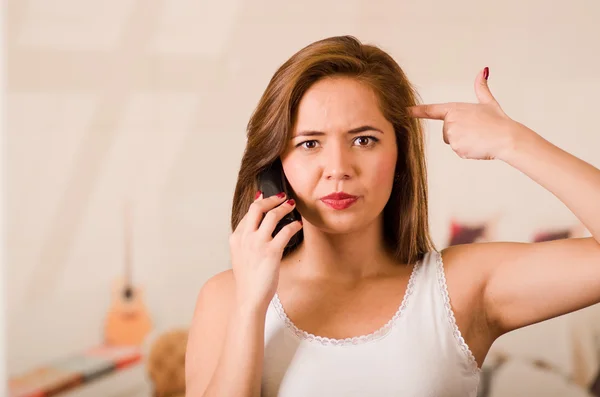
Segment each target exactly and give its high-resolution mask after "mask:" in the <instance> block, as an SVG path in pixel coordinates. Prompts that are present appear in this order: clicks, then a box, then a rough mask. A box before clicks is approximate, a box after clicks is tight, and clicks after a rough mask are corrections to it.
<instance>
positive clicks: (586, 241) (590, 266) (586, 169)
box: [411, 72, 600, 336]
mask: <svg viewBox="0 0 600 397" xmlns="http://www.w3.org/2000/svg"><path fill="white" fill-rule="evenodd" d="M485 77H487V73H486V72H483V73H481V74H480V75H478V76H477V79H476V82H475V92H476V94H477V97H478V99H479V103H476V104H459V103H455V104H453V103H450V104H439V105H421V106H416V107H414V108H412V109H411V113H412V114H413V116H415V117H423V118H432V119H439V120H444V128H443V131H444V140H445V141H446V143H448V144H449V145H450V146H451V147H452V149H453V150H454V151H455V152H456V153H457V154H458V155H459V156H461V157H462V158H465V159H497V160H501V161H504V162H505V163H507V164H509V165H510V166H512V167H514V168H516V169H517V170H519V171H520V172H522V173H523V174H525V175H527V176H528V177H530V178H531V179H532V180H533V181H534V182H536V183H538V184H539V185H541V186H542V187H544V188H545V189H547V190H548V191H549V192H550V193H552V194H554V195H555V196H556V197H557V198H558V199H560V200H561V201H562V202H563V203H564V204H565V205H566V206H567V207H568V208H569V209H570V210H571V211H572V212H573V214H574V215H575V216H576V217H577V218H578V219H579V220H580V221H581V222H582V223H583V225H584V226H585V227H586V228H587V229H588V230H589V231H590V232H591V234H592V237H590V238H572V239H564V240H557V241H550V242H541V243H511V242H499V243H495V242H491V243H479V244H468V245H464V246H456V247H449V248H447V249H446V250H445V251H446V253H447V254H448V256H451V257H453V258H458V259H456V260H458V261H460V262H461V263H460V264H459V263H457V264H456V265H458V266H461V267H465V269H466V270H465V272H466V273H465V274H467V273H468V272H469V271H472V272H479V274H483V277H482V280H484V282H483V283H484V285H483V286H482V288H481V289H480V290H481V293H482V296H481V299H482V300H483V302H484V304H483V306H484V308H485V311H486V318H487V319H488V322H489V325H490V327H491V328H492V329H494V330H495V331H496V332H497V335H498V336H499V335H501V334H503V333H506V332H508V331H511V330H514V329H517V328H521V327H525V326H527V325H531V324H534V323H537V322H540V321H543V320H547V319H550V318H553V317H556V316H559V315H562V314H566V313H569V312H572V311H575V310H578V309H582V308H584V307H587V306H591V305H593V304H596V303H600V170H598V169H597V168H595V167H593V166H592V165H591V164H588V163H586V162H585V161H583V160H581V159H579V158H577V157H575V156H573V155H571V154H569V153H567V152H565V151H564V150H562V149H560V148H558V147H557V146H555V145H553V144H552V143H550V142H548V141H547V140H545V139H544V138H542V137H541V136H540V135H538V134H537V133H535V132H534V131H532V130H531V129H529V128H527V127H526V126H524V125H522V124H520V123H518V122H516V121H514V120H512V119H510V118H509V117H508V116H507V115H506V114H505V113H504V112H503V110H502V109H501V108H500V105H499V104H498V102H497V101H496V100H495V99H494V97H493V96H492V94H491V92H490V90H489V88H488V85H487V79H486V78H485ZM451 253H452V255H451Z"/></svg>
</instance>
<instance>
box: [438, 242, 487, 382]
mask: <svg viewBox="0 0 600 397" xmlns="http://www.w3.org/2000/svg"><path fill="white" fill-rule="evenodd" d="M436 255H437V260H436V262H437V274H438V280H439V282H440V287H441V288H442V298H443V299H444V307H445V308H446V313H447V315H448V321H449V322H450V326H451V328H452V334H453V335H454V338H455V339H456V341H457V342H458V346H459V347H460V349H461V350H462V351H463V353H465V356H466V357H467V360H468V365H469V367H470V369H471V371H473V373H475V374H479V373H480V372H481V368H479V367H478V366H477V361H476V360H475V356H474V355H473V352H471V349H470V348H469V345H467V342H466V341H465V339H464V338H463V336H462V334H461V332H460V329H458V325H457V324H456V318H455V317H454V312H453V310H452V306H451V305H450V295H449V294H448V285H447V284H446V274H445V273H444V262H443V260H442V254H441V253H439V252H437V253H436Z"/></svg>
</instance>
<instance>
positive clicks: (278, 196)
mask: <svg viewBox="0 0 600 397" xmlns="http://www.w3.org/2000/svg"><path fill="white" fill-rule="evenodd" d="M276 196H277V198H284V197H285V193H284V192H281V193H277V194H276Z"/></svg>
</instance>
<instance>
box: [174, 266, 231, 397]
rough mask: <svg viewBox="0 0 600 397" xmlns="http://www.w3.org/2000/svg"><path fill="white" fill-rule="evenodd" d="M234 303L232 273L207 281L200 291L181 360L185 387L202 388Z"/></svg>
mask: <svg viewBox="0 0 600 397" xmlns="http://www.w3.org/2000/svg"><path fill="white" fill-rule="evenodd" d="M234 301H235V279H234V276H233V271H232V270H225V271H222V272H220V273H217V274H215V275H214V276H212V277H211V278H209V279H208V280H207V281H206V282H205V283H204V284H203V285H202V287H201V288H200V291H199V293H198V297H197V299H196V306H195V309H194V315H193V319H192V324H191V326H190V330H189V337H188V344H187V348H186V358H185V377H186V384H187V387H188V388H190V389H194V390H200V389H203V388H204V387H205V386H206V384H207V383H208V381H209V380H210V377H211V376H212V372H213V371H214V369H215V367H216V363H217V361H218V358H219V356H220V353H221V349H222V347H223V342H224V338H225V333H226V329H227V323H228V321H229V315H230V313H231V310H232V307H233V302H234Z"/></svg>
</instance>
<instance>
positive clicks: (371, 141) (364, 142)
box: [354, 136, 379, 146]
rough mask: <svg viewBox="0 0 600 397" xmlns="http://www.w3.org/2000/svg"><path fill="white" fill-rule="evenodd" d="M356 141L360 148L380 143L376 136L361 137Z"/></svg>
mask: <svg viewBox="0 0 600 397" xmlns="http://www.w3.org/2000/svg"><path fill="white" fill-rule="evenodd" d="M354 141H355V142H356V143H358V145H359V146H368V145H369V144H374V143H376V142H378V141H379V139H377V138H375V137H374V136H359V137H357V138H356V139H355V140H354Z"/></svg>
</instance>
